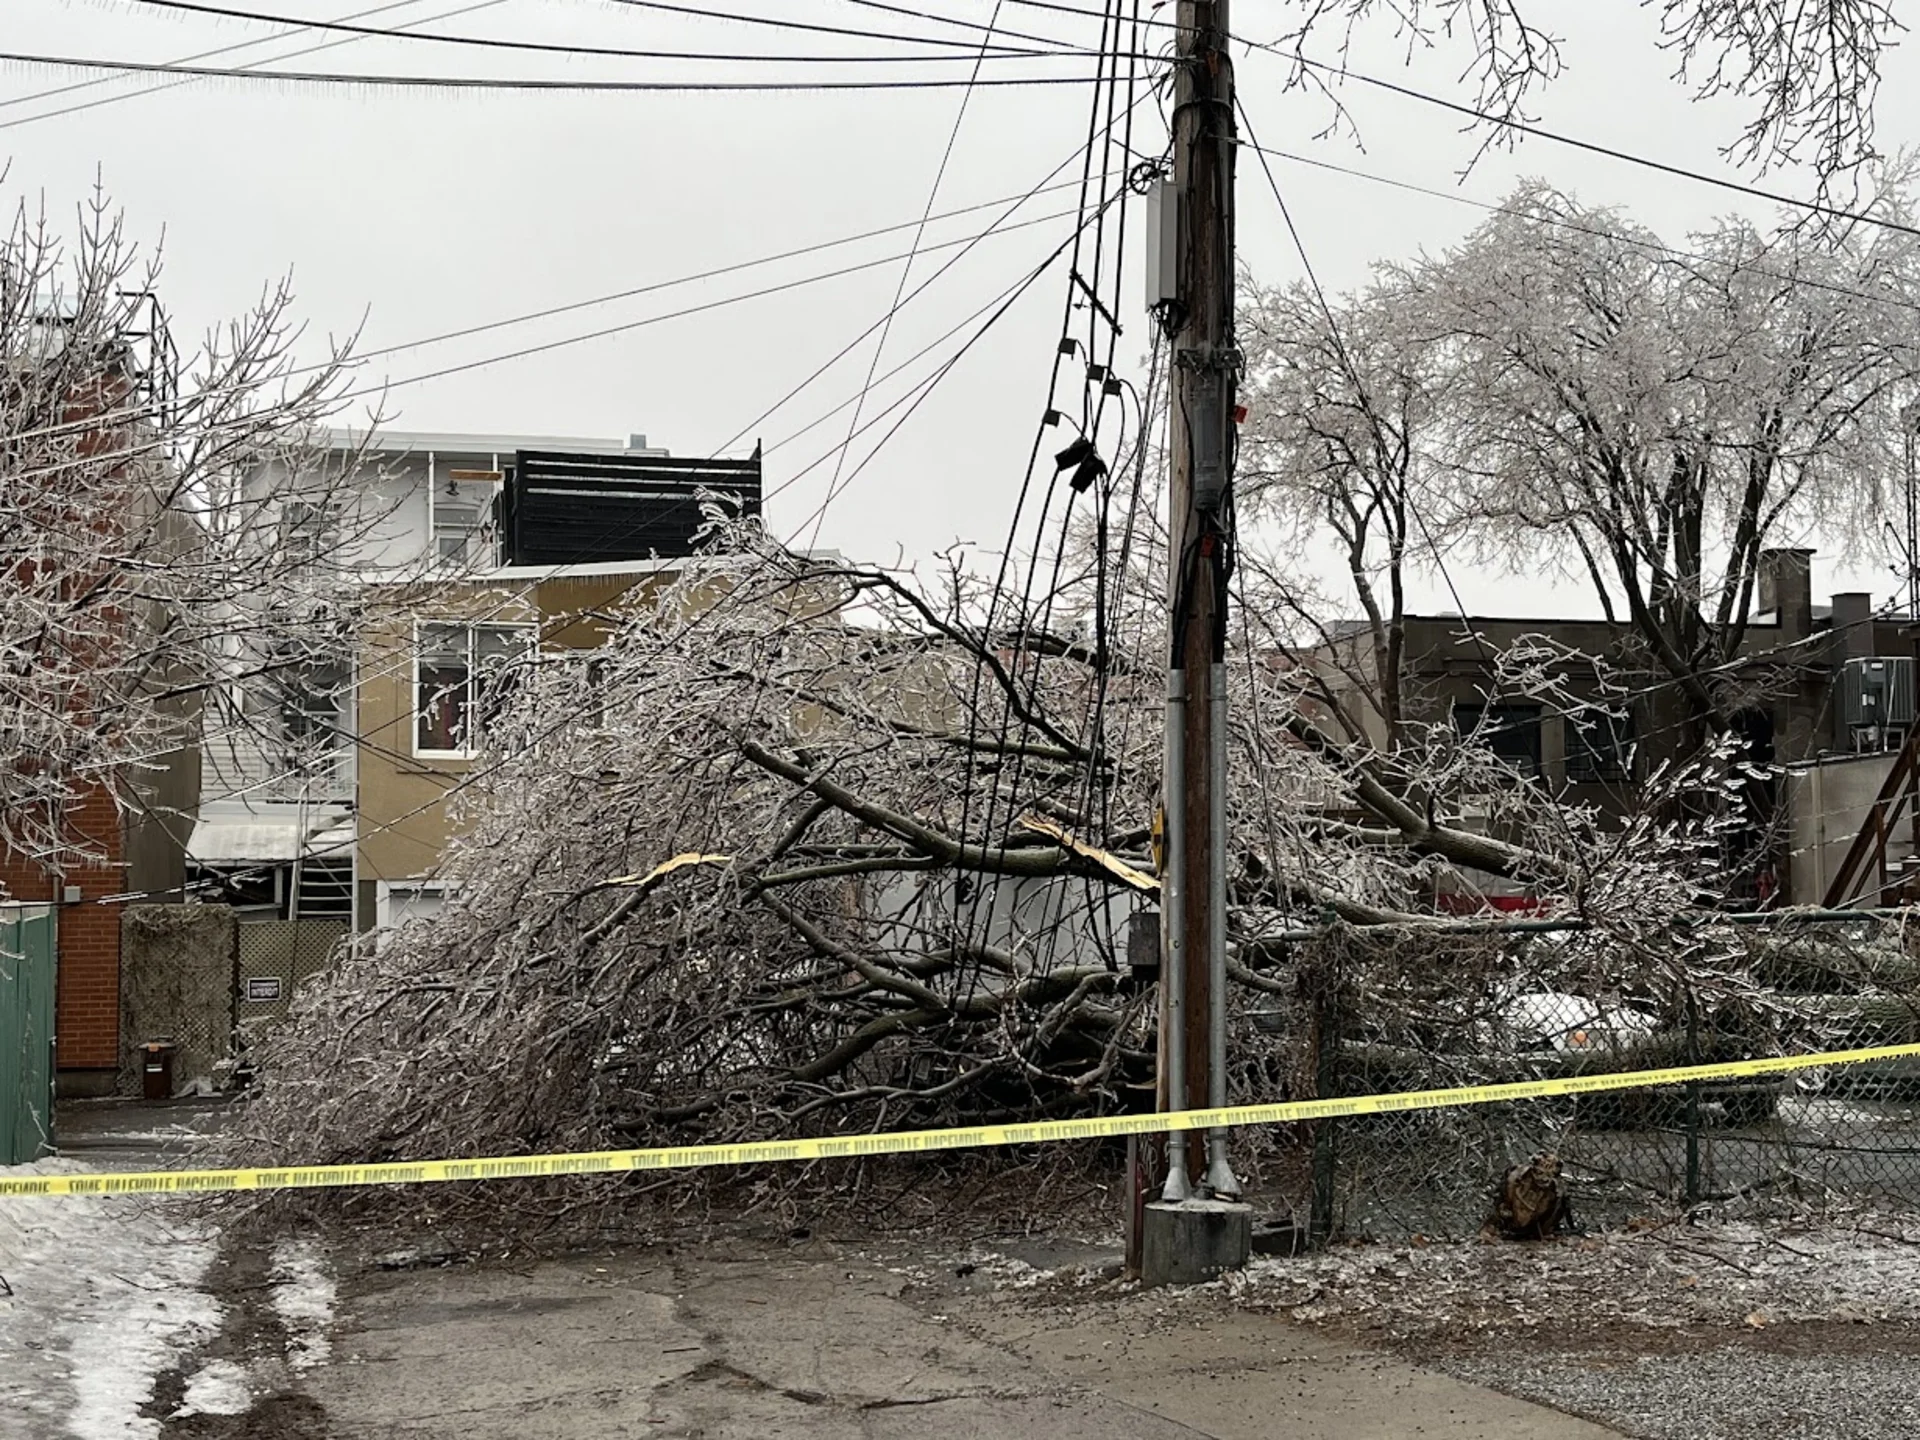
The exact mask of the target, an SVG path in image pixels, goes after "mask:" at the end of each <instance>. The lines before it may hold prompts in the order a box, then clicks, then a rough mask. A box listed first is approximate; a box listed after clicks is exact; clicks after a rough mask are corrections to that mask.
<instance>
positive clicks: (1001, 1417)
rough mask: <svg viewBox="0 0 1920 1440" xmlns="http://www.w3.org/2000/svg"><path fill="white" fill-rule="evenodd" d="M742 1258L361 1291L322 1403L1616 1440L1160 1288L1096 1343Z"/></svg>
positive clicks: (727, 1431)
mask: <svg viewBox="0 0 1920 1440" xmlns="http://www.w3.org/2000/svg"><path fill="white" fill-rule="evenodd" d="M746 1249H758V1250H759V1252H760V1253H757V1254H743V1253H741V1251H743V1250H746ZM727 1250H728V1252H729V1253H727V1254H725V1255H721V1254H711V1253H708V1254H701V1253H692V1252H682V1253H679V1254H676V1255H671V1256H669V1255H666V1254H664V1253H656V1254H653V1255H649V1254H646V1253H644V1252H643V1253H639V1254H635V1253H631V1252H629V1253H626V1254H609V1255H604V1256H598V1257H594V1258H591V1259H586V1258H580V1259H571V1260H565V1261H553V1262H547V1263H542V1264H538V1265H535V1266H532V1267H530V1268H529V1269H526V1270H512V1269H507V1268H504V1267H496V1266H453V1267H448V1268H443V1269H434V1270H414V1271H405V1272H398V1273H393V1274H384V1275H378V1276H374V1277H370V1278H367V1279H364V1280H362V1281H360V1282H358V1283H355V1284H351V1285H348V1286H345V1287H344V1288H343V1296H342V1302H341V1312H340V1316H339V1327H338V1329H337V1331H336V1334H335V1336H334V1340H333V1355H332V1362H331V1363H330V1364H328V1365H326V1366H325V1367H323V1368H319V1369H316V1370H315V1371H314V1372H312V1373H311V1374H310V1375H309V1376H308V1377H307V1381H306V1392H307V1394H308V1395H310V1396H311V1398H312V1400H313V1401H314V1402H315V1403H316V1405H317V1407H318V1408H319V1409H321V1410H322V1411H324V1412H325V1414H326V1416H327V1419H328V1422H329V1425H330V1428H329V1429H328V1430H327V1431H326V1432H325V1434H327V1435H328V1436H329V1437H332V1440H362V1437H365V1440H372V1437H375V1436H385V1435H391V1434H397V1433H404V1434H406V1435H408V1436H409V1437H417V1440H496V1437H498V1440H506V1437H514V1440H545V1437H552V1440H560V1437H567V1440H603V1437H605V1440H610V1437H615V1436H632V1435H636V1434H646V1435H659V1436H668V1437H673V1436H681V1437H693V1436H700V1437H705V1440H722V1437H724V1440H732V1437H738V1440H750V1437H751V1440H758V1437H766V1436H779V1437H788V1440H827V1437H841V1436H861V1437H872V1440H887V1437H893V1436H900V1437H907V1436H925V1435H934V1434H937V1435H940V1436H964V1437H970V1440H1025V1437H1029V1436H1032V1435H1036V1434H1043V1433H1044V1434H1047V1435H1049V1436H1053V1437H1057V1440H1080V1437H1086V1440H1095V1437H1100V1440H1201V1437H1213V1440H1255V1437H1259V1440H1266V1437H1270V1436H1272V1435H1273V1434H1275V1433H1276V1426H1279V1427H1281V1428H1282V1429H1283V1430H1284V1433H1286V1434H1287V1435H1288V1436H1289V1437H1299V1440H1318V1437H1328V1440H1331V1437H1335V1436H1338V1437H1342V1440H1361V1437H1378V1440H1402V1437H1409V1440H1410V1437H1421V1440H1453V1437H1457V1440H1467V1437H1480V1440H1508V1437H1511V1440H1520V1437H1523V1436H1524V1437H1530V1440H1604V1437H1606V1436H1609V1435H1611V1434H1612V1433H1613V1432H1611V1431H1607V1430H1603V1429H1601V1428H1599V1427H1597V1426H1594V1425H1589V1424H1587V1423H1585V1422H1582V1421H1577V1420H1573V1419H1570V1418H1568V1417H1566V1416H1563V1415H1560V1414H1558V1413H1556V1412H1554V1411H1551V1410H1546V1409H1542V1408H1540V1407H1537V1406H1532V1405H1528V1404H1526V1403H1524V1402H1522V1401H1517V1400H1512V1399H1509V1398H1507V1397H1506V1396H1503V1395H1499V1394H1496V1393H1495V1392H1492V1391H1488V1390H1483V1389H1480V1388H1478V1387H1475V1386H1472V1385H1468V1384H1465V1383H1463V1382H1461V1381H1458V1380H1452V1379H1449V1378H1447V1377H1445V1376H1441V1375H1438V1374H1434V1373H1431V1372H1428V1371H1425V1370H1421V1369H1417V1368H1415V1367H1413V1366H1410V1365H1407V1364H1404V1363H1402V1362H1399V1361H1395V1360H1391V1359H1388V1358H1385V1357H1383V1356H1378V1355H1373V1354H1369V1353H1366V1352H1363V1351H1358V1350H1354V1349H1351V1348H1347V1347H1343V1346H1340V1345H1339V1344H1337V1343H1335V1342H1332V1341H1329V1340H1326V1339H1324V1338H1321V1337H1317V1336H1312V1335H1308V1334H1306V1333H1305V1332H1303V1331H1301V1330H1299V1329H1298V1328H1297V1327H1293V1326H1291V1325H1288V1324H1287V1323H1285V1322H1280V1321H1260V1320H1255V1319H1248V1318H1244V1317H1243V1318H1238V1319H1235V1318H1231V1317H1228V1318H1224V1319H1223V1318H1220V1317H1218V1316H1217V1314H1214V1315H1211V1316H1209V1312H1208V1311H1207V1310H1205V1309H1203V1308H1200V1307H1195V1308H1193V1309H1191V1310H1190V1311H1189V1312H1188V1313H1189V1314H1190V1316H1191V1317H1192V1321H1193V1322H1194V1323H1188V1322H1186V1321H1182V1320H1178V1319H1170V1318H1169V1316H1168V1314H1167V1313H1166V1310H1165V1306H1164V1302H1163V1300H1162V1299H1160V1298H1156V1297H1153V1296H1142V1297H1138V1299H1137V1302H1136V1304H1135V1307H1133V1308H1130V1307H1124V1306H1123V1307H1121V1308H1120V1310H1119V1311H1118V1312H1116V1313H1113V1314H1112V1316H1111V1324H1110V1326H1109V1329H1108V1331H1107V1333H1105V1334H1099V1333H1090V1332H1089V1331H1088V1329H1087V1328H1086V1327H1085V1326H1084V1325H1083V1324H1081V1323H1079V1321H1080V1320H1082V1319H1084V1318H1085V1317H1076V1316H1074V1315H1073V1314H1071V1313H1070V1312H1066V1311H1062V1310H1057V1309H1056V1310H1054V1311H1051V1312H1049V1311H1047V1310H1045V1309H1037V1310H1032V1311H1029V1310H1026V1309H1023V1308H1022V1307H1020V1306H1019V1305H1018V1304H1017V1303H1016V1304H1005V1303H1001V1304H994V1305H984V1304H983V1305H973V1304H971V1303H969V1304H966V1305H964V1306H953V1307H948V1308H942V1309H933V1308H929V1307H927V1306H926V1305H923V1304H920V1303H914V1302H910V1300H909V1299H908V1298H907V1297H906V1296H905V1295H904V1294H903V1291H904V1290H905V1289H906V1285H907V1282H906V1281H905V1280H904V1279H903V1278H902V1277H901V1276H899V1275H897V1274H894V1273H891V1272H889V1271H888V1270H886V1269H883V1268H881V1267H879V1266H877V1265H875V1264H872V1263H871V1262H868V1261H864V1260H860V1259H857V1258H855V1257H853V1256H851V1255H849V1254H847V1253H844V1252H840V1251H837V1250H835V1249H834V1248H833V1247H831V1246H826V1245H819V1244H815V1245H810V1246H805V1247H801V1248H798V1249H789V1248H787V1247H784V1246H780V1247H774V1246H765V1245H762V1246H758V1247H747V1246H741V1245H737V1244H730V1245H729V1246H728V1247H727ZM959 1298H962V1299H966V1298H967V1297H959ZM937 1303H940V1304H943V1305H944V1302H937ZM1050 1322H1051V1323H1050ZM1201 1357H1205V1358H1204V1359H1203V1358H1201Z"/></svg>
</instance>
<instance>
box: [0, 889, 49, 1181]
mask: <svg viewBox="0 0 1920 1440" xmlns="http://www.w3.org/2000/svg"><path fill="white" fill-rule="evenodd" d="M53 993H54V916H53V911H52V909H51V908H49V907H47V906H44V905H39V906H28V905H8V906H0V1165H24V1164H26V1163H27V1162H28V1161H32V1160H38V1159H40V1158H41V1157H42V1156H43V1155H51V1154H52V1153H53V1083H54V1076H53V1044H54V1034H53Z"/></svg>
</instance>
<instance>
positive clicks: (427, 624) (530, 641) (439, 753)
mask: <svg viewBox="0 0 1920 1440" xmlns="http://www.w3.org/2000/svg"><path fill="white" fill-rule="evenodd" d="M433 627H439V628H446V629H457V630H464V631H466V633H467V685H468V686H469V687H471V686H472V685H473V681H474V673H475V671H476V670H477V669H478V667H477V666H476V665H475V664H474V653H473V637H474V634H475V633H476V632H477V631H481V630H510V631H517V632H519V633H520V635H521V636H522V638H523V640H524V642H525V645H524V650H525V653H526V654H527V655H532V654H533V652H534V647H535V645H536V644H537V643H538V636H539V630H540V627H539V626H538V625H536V624H534V623H532V622H531V621H523V620H467V619H462V618H460V617H458V616H434V617H429V618H423V619H419V620H415V621H414V622H413V665H412V686H411V688H410V690H409V691H408V694H407V720H408V729H409V730H410V731H411V735H410V737H409V738H410V741H411V745H412V750H413V755H414V758H415V759H419V760H471V759H473V758H474V757H475V756H477V755H478V754H479V753H480V751H479V747H478V746H477V745H476V744H474V743H473V742H474V740H475V739H476V738H477V737H474V736H469V737H468V743H467V744H466V746H465V747H464V748H461V749H457V750H433V749H428V748H426V747H424V746H422V745H421V743H420V661H421V659H422V657H423V655H424V653H425V644H424V640H423V634H424V632H425V631H426V630H427V629H429V628H433ZM478 698H479V697H478V696H474V695H469V697H468V703H469V708H470V709H472V708H477V701H478Z"/></svg>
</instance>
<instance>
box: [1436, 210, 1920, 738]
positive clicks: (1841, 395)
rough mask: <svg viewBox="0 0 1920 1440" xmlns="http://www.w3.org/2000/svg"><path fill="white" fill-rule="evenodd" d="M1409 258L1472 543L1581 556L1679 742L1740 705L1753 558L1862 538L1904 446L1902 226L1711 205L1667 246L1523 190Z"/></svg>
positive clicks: (1909, 276)
mask: <svg viewBox="0 0 1920 1440" xmlns="http://www.w3.org/2000/svg"><path fill="white" fill-rule="evenodd" d="M1882 204H1883V207H1884V208H1885V210H1886V212H1887V213H1888V214H1889V216H1890V217H1891V218H1895V219H1898V218H1899V217H1900V216H1901V215H1904V213H1905V209H1904V201H1903V199H1902V197H1901V195H1900V193H1899V192H1898V191H1890V192H1889V193H1888V194H1886V195H1885V196H1884V197H1883V200H1882ZM1416 274H1417V277H1418V283H1419V285H1420V287H1421V289H1422V291H1423V293H1424V296H1425V303H1426V308H1427V311H1428V313H1429V314H1430V315H1431V316H1432V317H1433V320H1434V323H1435V324H1436V325H1437V326H1438V327H1441V328H1442V329H1444V331H1445V332H1446V333H1448V334H1449V335H1450V337H1451V339H1450V341H1449V347H1448V370H1449V374H1448V387H1449V397H1450V398H1449V402H1448V412H1449V413H1448V423H1447V430H1448V438H1449V443H1450V446H1451V448H1452V454H1451V455H1450V456H1449V457H1448V458H1449V461H1450V463H1451V464H1452V466H1453V468H1454V472H1455V474H1456V475H1458V476H1459V477H1460V484H1461V485H1462V487H1463V488H1465V489H1467V490H1469V491H1470V492H1471V493H1472V495H1473V497H1474V503H1475V504H1476V505H1477V506H1478V507H1480V509H1481V510H1482V512H1483V513H1484V516H1485V520H1484V521H1483V523H1482V525H1481V527H1480V534H1481V536H1482V538H1483V539H1485V540H1487V541H1490V542H1491V543H1492V544H1493V545H1494V546H1495V547H1496V549H1499V550H1504V552H1505V554H1506V556H1507V557H1508V559H1509V560H1510V561H1511V562H1512V563H1515V564H1516V565H1519V564H1531V563H1535V562H1536V561H1537V559H1538V558H1540V557H1541V556H1543V555H1544V556H1547V557H1550V558H1557V559H1560V560H1562V561H1565V562H1569V563H1571V564H1573V565H1574V566H1576V567H1577V568H1580V569H1584V570H1585V571H1586V572H1587V573H1588V575H1589V576H1590V577H1591V579H1592V581H1593V585H1594V589H1595V595H1596V598H1597V599H1598V600H1599V601H1600V603H1601V604H1602V605H1603V607H1604V608H1605V609H1606V612H1607V613H1608V614H1609V615H1613V614H1615V613H1618V614H1619V615H1620V616H1621V617H1622V618H1623V619H1624V620H1625V621H1626V622H1628V623H1629V624H1630V625H1631V626H1632V628H1633V630H1634V632H1635V633H1636V634H1637V635H1638V637H1639V639H1640V640H1641V642H1642V643H1643V644H1644V646H1645V651H1646V654H1647V655H1648V656H1649V657H1650V659H1651V662H1652V663H1653V665H1654V666H1655V667H1656V668H1657V670H1658V671H1659V672H1660V673H1662V674H1663V675H1664V676H1665V677H1666V679H1667V680H1668V681H1669V682H1670V683H1671V684H1672V685H1673V686H1674V687H1676V689H1677V690H1678V691H1679V692H1680V693H1681V694H1682V695H1684V697H1685V699H1686V702H1687V705H1688V707H1689V709H1690V711H1691V714H1692V717H1693V720H1694V722H1695V727H1696V731H1697V734H1698V736H1700V737H1704V736H1705V735H1706V734H1709V733H1713V732H1717V731H1721V730H1724V729H1726V728H1727V726H1728V725H1729V724H1730V723H1731V722H1732V720H1733V718H1734V716H1735V715H1736V714H1737V713H1738V711H1739V710H1740V709H1742V708H1743V707H1744V706H1745V705H1746V704H1748V703H1750V700H1749V695H1750V684H1751V680H1752V676H1751V673H1750V671H1748V670H1744V669H1743V667H1742V663H1741V662H1742V657H1743V655H1745V654H1746V652H1747V650H1748V648H1749V647H1748V641H1749V638H1750V637H1749V626H1750V622H1751V620H1752V617H1753V615H1754V613H1755V610H1756V608H1757V592H1758V585H1759V576H1760V566H1761V556H1762V553H1763V552H1764V551H1765V550H1767V549H1768V548H1769V547H1773V546H1778V545H1780V544H1782V543H1791V542H1794V541H1797V540H1798V539H1799V538H1800V537H1801V536H1803V535H1806V534H1808V533H1810V532H1812V531H1815V530H1817V531H1819V532H1821V533H1824V534H1825V535H1827V536H1829V537H1831V538H1833V539H1836V540H1840V541H1847V540H1850V539H1853V538H1854V537H1856V536H1858V535H1859V533H1860V528H1859V522H1860V520H1861V519H1862V518H1863V517H1869V516H1871V515H1872V514H1873V512H1874V510H1875V507H1876V504H1877V501H1878V499H1879V497H1880V495H1881V493H1882V492H1881V489H1880V486H1881V485H1882V483H1883V481H1884V480H1885V478H1886V477H1887V476H1889V475H1890V474H1891V473H1892V471H1893V460H1894V457H1896V456H1897V455H1898V454H1899V453H1900V451H1899V443H1900V442H1899V435H1900V419H1899V413H1898V411H1899V403H1900V401H1901V400H1902V398H1903V397H1904V396H1905V395H1906V394H1909V393H1911V390H1910V387H1911V385H1912V382H1913V377H1914V375H1915V373H1916V361H1917V359H1920V350H1916V336H1917V335H1920V332H1916V329H1915V326H1914V323H1913V317H1914V314H1915V311H1914V309H1913V306H1912V304H1911V302H1910V301H1909V300H1908V299H1907V298H1906V297H1908V296H1910V295H1912V294H1913V293H1914V292H1915V287H1916V284H1917V283H1920V250H1917V249H1916V247H1915V244H1914V242H1913V239H1912V237H1911V236H1910V235H1909V234H1907V233H1906V232H1905V231H1904V230H1899V229H1887V228H1881V227H1874V226H1864V225H1863V226H1860V227H1857V228H1856V229H1855V230H1853V231H1851V232H1849V233H1847V234H1843V235H1828V234H1820V235H1814V234H1809V233H1807V232H1804V231H1801V230H1797V229H1791V228H1789V229H1786V230H1783V231H1782V232H1780V233H1778V234H1776V235H1773V236H1766V235H1762V234H1761V233H1759V232H1758V231H1756V230H1755V229H1754V228H1753V227H1751V226H1748V225H1745V224H1743V223H1739V222H1734V221H1728V222H1723V223H1722V224H1720V225H1719V226H1718V227H1716V228H1715V229H1714V230H1713V231H1711V232H1709V233H1707V234H1704V235H1700V236H1696V237H1693V241H1692V246H1691V249H1690V250H1689V251H1682V250H1679V249H1675V248H1672V247H1669V246H1667V245H1666V244H1665V243H1664V242H1662V241H1661V240H1660V239H1659V237H1657V236H1655V235H1653V234H1651V233H1650V232H1648V231H1646V230H1644V229H1643V228H1641V227H1638V226H1635V225H1633V224H1632V223H1631V222H1629V221H1628V220H1626V219H1625V218H1624V217H1622V216H1620V215H1618V214H1616V213H1613V212H1609V211H1592V210H1585V209H1582V208H1581V207H1579V206H1578V205H1577V204H1576V203H1575V202H1573V201H1572V200H1570V199H1569V198H1568V197H1566V196H1564V195H1561V194H1559V193H1558V192H1555V191H1553V190H1551V189H1549V188H1547V187H1545V186H1539V185H1535V186H1530V187H1527V188H1524V189H1523V190H1521V191H1520V192H1519V193H1518V194H1516V195H1515V196H1514V197H1512V199H1511V200H1510V202H1509V203H1508V204H1507V205H1506V206H1505V207H1503V210H1502V213H1500V214H1499V215H1497V216H1495V217H1494V218H1493V219H1491V220H1489V221H1488V222H1487V224H1486V225H1484V226H1482V227H1481V229H1480V230H1479V231H1478V232H1476V233H1475V234H1474V235H1473V236H1472V237H1471V238H1470V239H1469V240H1468V241H1467V242H1466V243H1465V244H1463V245H1462V246H1460V247H1459V248H1458V249H1456V250H1454V251H1451V252H1449V253H1447V254H1445V255H1443V256H1441V257H1439V258H1437V259H1435V260H1433V261H1432V262H1430V263H1428V264H1426V265H1424V266H1422V267H1421V268H1420V269H1419V271H1417V272H1416ZM1773 658H1774V659H1775V661H1776V663H1778V664H1780V665H1789V664H1791V663H1792V662H1793V659H1794V656H1792V655H1790V654H1784V653H1783V654H1781V655H1778V656H1775V657H1773Z"/></svg>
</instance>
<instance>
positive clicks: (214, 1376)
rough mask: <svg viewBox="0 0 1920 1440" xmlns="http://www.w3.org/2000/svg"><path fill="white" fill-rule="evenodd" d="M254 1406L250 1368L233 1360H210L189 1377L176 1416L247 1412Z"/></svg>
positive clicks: (242, 1413)
mask: <svg viewBox="0 0 1920 1440" xmlns="http://www.w3.org/2000/svg"><path fill="white" fill-rule="evenodd" d="M252 1406H253V1386H252V1385H251V1384H250V1383H249V1382H248V1377H247V1370H246V1367H245V1366H243V1365H236V1364H235V1363H234V1362H233V1361H231V1360H209V1361H208V1362H207V1363H206V1364H205V1365H203V1366H202V1367H201V1368H200V1369H199V1370H198V1371H197V1372H195V1374H194V1377H193V1378H192V1379H191V1380H189V1381H187V1392H186V1394H185V1395H183V1396H182V1397H181V1399H180V1408H179V1409H178V1410H176V1411H174V1416H175V1418H184V1417H186V1416H188V1415H244V1414H246V1413H247V1411H248V1410H249V1409H251V1408H252Z"/></svg>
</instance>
